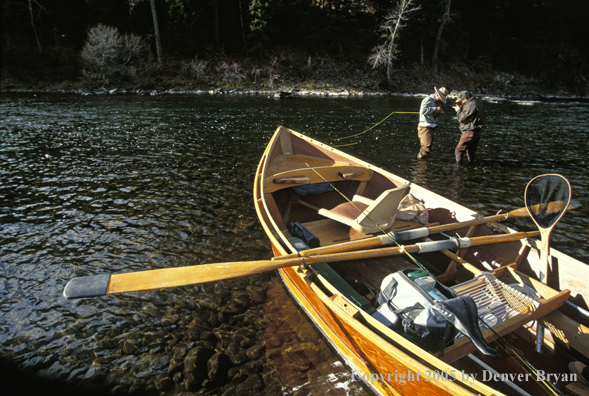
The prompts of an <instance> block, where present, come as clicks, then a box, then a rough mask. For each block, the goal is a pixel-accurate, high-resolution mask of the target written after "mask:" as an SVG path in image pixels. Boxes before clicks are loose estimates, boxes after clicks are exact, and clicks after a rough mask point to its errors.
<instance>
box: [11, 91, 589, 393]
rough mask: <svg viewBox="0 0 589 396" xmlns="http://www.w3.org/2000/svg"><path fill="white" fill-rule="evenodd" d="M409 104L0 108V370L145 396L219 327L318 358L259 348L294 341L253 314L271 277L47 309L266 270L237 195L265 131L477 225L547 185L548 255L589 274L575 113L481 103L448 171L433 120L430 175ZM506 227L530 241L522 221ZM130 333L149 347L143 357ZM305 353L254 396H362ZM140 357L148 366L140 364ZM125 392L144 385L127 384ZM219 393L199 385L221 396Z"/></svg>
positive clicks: (337, 367)
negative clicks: (441, 199) (101, 283)
mask: <svg viewBox="0 0 589 396" xmlns="http://www.w3.org/2000/svg"><path fill="white" fill-rule="evenodd" d="M419 103H420V98H414V97H398V96H394V97H390V96H387V97H377V98H336V99H334V98H318V97H301V98H295V99H287V100H276V99H273V98H269V97H266V96H239V95H233V96H212V95H159V96H134V95H133V96H113V95H104V96H100V95H93V96H92V95H91V96H74V95H64V94H31V93H22V94H16V93H15V94H6V93H5V94H2V99H1V104H0V109H1V113H0V116H1V119H0V164H1V167H0V233H1V235H0V265H1V273H0V279H1V282H0V292H1V293H2V300H1V315H2V316H1V318H0V345H1V351H0V352H1V354H2V357H3V358H4V360H5V361H7V362H8V365H9V366H11V367H18V368H20V369H23V370H29V371H30V372H39V373H41V374H42V375H43V376H44V377H46V378H52V379H57V380H59V381H60V383H62V382H68V383H79V382H83V381H86V383H88V384H91V385H95V386H105V387H107V388H110V389H111V390H113V389H114V391H115V392H118V393H121V394H127V393H133V386H135V387H136V388H135V390H137V389H138V388H137V387H139V386H143V388H140V389H143V390H145V389H147V390H149V391H151V392H152V393H155V394H157V393H158V392H157V391H156V390H155V388H154V385H153V382H154V379H153V378H155V377H156V376H158V375H161V373H165V372H166V371H168V370H169V366H170V358H169V357H168V358H166V357H165V356H166V355H165V353H164V352H166V351H167V352H168V353H172V352H174V351H177V350H178V348H179V345H180V346H182V345H184V344H186V345H188V346H187V348H191V347H194V346H195V345H196V344H195V342H196V341H197V340H203V339H204V340H206V337H207V335H208V333H207V331H208V330H213V328H217V329H218V328H220V327H221V326H223V325H224V324H225V325H227V326H233V329H236V328H239V327H240V326H241V327H244V326H245V327H248V328H252V329H255V330H256V332H257V334H258V335H255V336H254V335H252V336H251V337H250V338H251V341H252V342H253V344H252V345H254V344H256V343H258V344H259V343H263V342H265V343H266V348H267V350H268V351H271V350H272V346H271V345H278V346H276V348H281V349H280V350H281V351H282V352H281V353H283V354H284V353H286V352H284V351H287V352H292V351H293V349H292V348H295V345H309V346H310V345H312V344H315V345H317V344H319V343H321V341H320V340H319V339H318V338H317V340H314V341H313V342H310V338H309V337H312V336H311V335H309V334H310V333H308V331H307V330H305V331H303V330H301V329H299V328H297V331H294V332H293V334H295V335H291V336H285V337H283V338H281V339H280V341H276V340H275V338H276V335H277V334H282V333H281V331H280V326H278V327H277V326H276V325H271V324H270V323H274V322H275V321H279V322H280V323H279V324H280V325H284V326H287V325H288V326H291V327H293V325H292V323H291V322H292V321H291V322H288V321H286V322H285V321H283V320H280V319H279V317H278V316H277V315H276V312H277V311H278V310H279V309H278V308H276V307H274V306H272V305H271V304H272V302H271V301H268V299H265V300H264V298H263V297H262V298H260V297H259V293H260V292H262V293H264V292H263V291H264V290H272V292H268V293H269V295H271V296H274V297H273V298H274V299H278V298H279V297H277V294H275V293H279V294H280V293H282V294H283V293H284V291H283V290H282V289H280V288H279V289H278V291H276V290H277V289H276V288H275V286H276V285H275V279H274V278H273V277H272V274H269V275H268V276H259V277H255V278H252V279H246V280H243V281H237V282H234V283H232V282H226V283H222V284H220V285H207V286H199V287H185V288H177V289H169V290H161V291H152V292H145V293H131V294H127V295H119V296H108V297H101V298H95V299H85V300H77V301H67V300H65V299H64V298H63V297H62V295H61V293H62V290H63V287H64V286H65V284H66V283H67V281H68V280H69V279H71V278H72V277H75V276H87V275H95V274H101V273H105V272H119V271H137V270H142V269H155V268H164V267H173V266H184V265H191V264H200V263H212V262H228V261H245V260H254V259H258V260H259V259H268V258H270V257H271V252H270V249H269V244H268V242H267V240H266V238H265V236H264V234H263V232H262V229H261V227H260V226H259V224H258V220H257V217H256V213H255V210H254V207H253V204H252V186H253V174H254V171H255V168H256V166H257V163H258V161H259V158H260V156H261V154H262V152H263V150H264V147H265V145H266V143H267V142H268V140H269V138H270V137H271V135H272V133H273V132H274V130H275V129H276V127H277V126H279V125H284V126H287V127H290V128H291V129H294V130H296V131H299V132H303V133H306V134H308V135H310V136H313V137H315V138H317V139H318V140H321V141H324V142H326V143H331V144H334V145H344V144H346V145H347V146H345V147H342V149H343V150H345V151H348V152H350V153H351V154H353V155H355V156H357V157H359V158H362V159H364V160H367V161H369V162H372V163H375V164H376V165H378V166H380V167H383V168H385V169H387V170H389V171H391V172H393V173H396V174H399V175H401V176H403V177H404V178H406V179H409V180H410V181H412V182H414V183H418V184H421V185H423V186H425V187H427V188H429V189H431V190H433V191H436V192H438V193H440V194H442V195H444V196H446V197H448V198H450V199H452V200H455V201H458V202H460V203H462V204H463V205H465V206H467V207H470V208H472V209H474V210H477V211H479V212H480V213H483V214H485V215H490V214H494V213H496V212H497V211H498V210H500V209H503V210H505V211H509V210H512V209H515V208H519V207H523V206H525V204H524V197H523V195H524V189H525V186H526V184H527V182H528V181H529V180H530V179H532V178H533V177H535V176H537V175H540V174H544V173H560V174H562V175H563V176H565V177H567V178H568V180H569V181H570V183H571V185H572V189H573V198H575V199H576V200H577V201H579V202H580V203H581V204H583V206H582V207H581V208H580V209H578V210H576V211H575V212H574V213H573V212H571V213H570V214H567V215H566V216H565V217H564V218H563V219H562V220H561V221H560V223H559V224H558V225H557V227H556V229H555V230H554V232H553V234H552V240H551V243H552V246H553V247H556V248H558V249H560V250H562V251H564V252H566V253H568V254H569V255H572V256H573V257H576V258H578V259H580V260H582V261H584V262H586V263H587V262H589V253H588V252H587V248H588V246H589V243H588V242H587V241H588V240H589V231H588V230H589V199H588V198H587V193H588V192H589V177H588V176H589V175H588V170H587V165H588V164H587V152H588V150H587V149H588V148H589V147H588V144H587V139H588V138H589V133H588V132H589V129H588V127H587V125H589V105H588V104H587V103H578V102H569V101H566V102H565V101H563V102H551V103H545V102H517V101H501V100H496V101H493V100H488V101H486V102H485V104H486V108H487V114H488V127H487V129H486V130H485V132H484V134H483V140H482V142H481V144H480V146H479V153H478V158H479V161H478V162H477V163H476V164H475V165H474V166H468V167H456V166H455V165H454V164H453V158H454V154H453V152H454V146H455V145H456V143H457V141H458V138H459V132H458V128H457V122H456V120H455V119H452V117H451V116H448V115H447V116H445V117H444V118H442V119H441V120H440V127H439V128H438V132H437V135H436V138H435V139H436V140H435V141H434V152H433V154H432V157H431V159H430V160H428V161H417V160H416V159H415V157H416V154H417V151H418V141H417V137H416V124H417V115H416V114H408V113H406V112H409V113H410V112H415V111H417V110H418V108H419ZM392 111H397V112H398V113H396V114H393V115H392V116H391V117H390V118H388V119H387V120H386V121H385V122H383V123H382V124H381V125H379V126H378V127H376V128H374V129H372V130H370V131H369V132H366V133H362V134H360V135H359V136H356V137H353V138H349V139H344V140H335V139H337V138H341V137H347V136H350V135H354V134H358V133H361V132H363V131H365V130H366V129H367V128H369V127H371V126H373V125H374V124H376V123H378V122H379V121H381V120H382V119H383V118H385V117H386V116H387V115H389V114H390V113H391V112H392ZM447 111H448V114H450V113H452V112H453V111H452V110H451V108H450V106H448V109H447ZM514 225H515V226H516V227H517V228H529V229H532V228H534V225H533V223H532V222H531V221H530V220H518V222H517V223H515V224H514ZM217 300H218V301H217ZM211 301H213V302H215V303H214V304H213V303H211ZM240 301H241V303H239V302H240ZM244 301H245V302H244ZM261 301H265V302H264V303H263V304H261V305H260V302H261ZM234 303H235V304H234ZM225 304H227V305H225ZM232 304H233V305H232ZM264 304H265V305H264ZM288 304H292V303H290V302H289V300H288V299H285V300H284V303H283V308H282V309H285V310H288V309H291V308H292V307H287V305H288ZM228 306H232V307H233V306H235V307H236V308H235V309H234V310H228V309H227V308H226V307H228ZM291 317H292V316H291ZM244 318H245V319H244ZM299 320H302V318H299V319H296V320H293V321H299ZM289 323H290V324H289ZM207 326H208V327H207ZM272 326H274V327H272ZM293 328H294V327H293ZM180 329H181V331H180ZM199 329H200V330H199ZM272 329H274V330H275V332H274V333H272ZM276 329H278V330H276ZM228 331H229V330H228ZM191 332H192V333H191ZM203 332H204V333H205V335H202V333H203ZM138 333H140V334H141V336H139V335H138ZM180 333H181V334H180ZM146 334H151V335H153V337H148V338H147V340H146V338H145V335H146ZM191 334H192V335H191ZM284 334H286V333H284ZM297 334H298V335H297ZM300 334H307V335H306V336H301V335H300ZM138 337H139V338H138ZM191 337H192V338H191ZM217 337H219V336H218V335H217ZM256 337H257V338H256ZM297 337H300V339H299V338H297ZM246 338H247V337H246ZM137 339H139V341H137ZM269 340H271V341H269ZM199 342H200V341H199ZM129 343H130V344H129ZM246 344H247V345H249V344H248V343H247V342H246V343H245V344H244V345H246ZM125 345H127V346H128V347H126V346H125ZM129 345H130V346H129ZM256 345H257V344H256ZM174 347H175V348H176V349H173V348H174ZM242 347H243V349H244V350H245V348H246V346H243V345H242ZM158 348H159V349H158ZM166 348H167V349H166ZM316 348H318V349H315V350H314V351H315V352H316V355H317V356H316V358H317V359H318V360H314V361H312V362H311V363H306V362H305V361H294V362H287V363H288V364H290V365H289V366H288V365H287V366H284V367H281V368H280V370H278V372H279V373H280V375H282V376H279V375H274V377H276V378H275V381H276V383H273V384H271V385H269V381H270V380H269V379H268V378H269V377H271V376H272V373H271V372H270V371H271V370H272V367H274V368H275V365H271V367H270V368H268V367H264V368H259V369H257V371H256V372H257V373H258V374H257V375H258V376H259V377H258V378H259V385H260V386H262V387H265V389H266V390H265V392H266V394H282V392H284V393H292V394H294V393H295V392H296V391H297V390H298V389H300V388H301V387H302V386H304V387H305V388H304V389H305V392H306V393H309V394H310V393H312V389H313V383H316V384H317V389H326V388H325V386H326V385H325V384H326V383H331V386H332V387H333V389H346V392H347V393H348V394H357V393H358V392H362V390H361V388H360V386H359V385H358V384H356V383H353V382H351V381H350V375H349V373H347V372H345V370H343V369H342V368H341V364H339V363H338V362H337V359H335V358H334V357H333V355H331V354H330V353H329V352H328V351H327V349H326V348H325V349H321V348H323V347H321V348H319V347H316ZM317 351H319V352H317ZM326 351H327V352H326ZM293 353H294V352H293ZM148 354H151V356H152V357H153V358H152V359H151V360H150V361H149V362H147V363H146V361H147V360H149V359H146V358H145V356H147V355H148ZM269 355H271V353H269ZM295 355H296V354H295ZM307 355H309V353H308V351H307ZM130 356H131V357H132V358H131V357H130ZM157 356H161V358H157ZM293 356H294V355H293ZM158 359H159V360H158ZM236 359H237V358H236ZM251 360H252V361H253V360H255V359H251ZM319 367H322V368H321V369H319ZM289 373H292V375H289ZM312 373H314V374H312ZM333 373H337V375H334V374H333ZM275 374H276V373H275ZM235 375H237V374H235ZM248 375H249V374H248ZM176 376H177V377H178V378H177V379H178V381H185V380H186V378H180V377H181V376H178V375H176ZM250 377H251V375H250ZM137 378H143V380H142V381H143V382H141V383H140V384H139V385H138V383H137V382H133V381H137ZM248 378H249V377H248ZM150 381H151V382H150ZM227 382H228V380H227V379H224V380H219V381H218V382H216V383H212V384H208V386H209V387H210V388H209V389H212V392H213V393H214V392H218V394H222V393H223V386H225V385H226V383H227ZM178 383H182V382H178ZM244 383H245V382H244ZM254 385H255V384H254ZM19 386H24V385H22V384H21V385H19ZM254 388H255V387H254ZM254 388H252V389H254ZM174 389H175V390H174ZM174 389H171V390H169V391H168V392H169V394H173V393H172V392H177V388H174ZM330 389H331V388H330Z"/></svg>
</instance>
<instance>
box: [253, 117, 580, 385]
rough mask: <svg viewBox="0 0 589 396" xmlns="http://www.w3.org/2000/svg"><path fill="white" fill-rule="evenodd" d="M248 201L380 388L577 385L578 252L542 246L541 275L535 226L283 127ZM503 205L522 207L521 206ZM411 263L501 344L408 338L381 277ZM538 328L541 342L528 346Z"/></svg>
mask: <svg viewBox="0 0 589 396" xmlns="http://www.w3.org/2000/svg"><path fill="white" fill-rule="evenodd" d="M254 201H255V207H256V211H257V213H258V216H259V218H260V221H261V223H262V225H263V227H264V230H265V232H266V234H267V236H268V238H269V239H270V241H271V244H272V249H273V252H274V255H275V258H274V261H276V262H278V263H279V262H280V261H281V260H284V259H292V258H294V257H301V258H302V259H300V260H299V264H300V265H295V266H291V267H284V268H280V269H279V272H280V275H281V277H282V280H283V282H284V284H285V286H286V288H287V290H288V291H289V292H290V294H291V295H292V297H293V298H294V300H295V301H296V302H297V303H298V305H299V306H300V307H301V309H302V310H303V311H304V312H305V313H306V315H307V316H308V317H309V318H310V319H311V321H312V322H313V323H314V324H315V326H316V327H317V329H318V330H319V331H320V332H321V333H322V334H323V335H324V337H325V338H326V340H328V342H329V343H330V344H331V345H332V347H333V348H334V349H335V351H336V352H337V353H338V354H339V355H340V357H341V358H342V360H343V361H344V363H345V364H347V366H348V368H349V369H350V370H351V372H352V375H353V376H354V378H356V379H359V380H362V381H363V382H364V383H365V384H366V386H367V387H369V388H370V389H372V390H373V391H375V392H376V393H377V394H383V395H418V394H419V395H422V394H428V395H430V394H431V395H433V394H435V395H471V394H474V395H477V394H484V395H490V394H494V395H501V394H532V395H538V394H541V393H544V392H546V393H549V394H559V393H560V394H564V393H565V392H568V393H570V394H576V393H575V392H582V391H583V385H581V384H580V383H579V382H575V379H578V378H577V376H575V375H574V374H572V373H571V372H570V371H569V367H568V365H569V363H570V362H573V361H584V362H585V363H587V358H588V357H589V328H588V323H587V322H588V317H587V316H586V315H587V311H586V309H587V304H588V298H589V296H588V295H587V285H588V284H589V266H587V265H586V264H584V263H582V262H580V261H577V260H575V259H573V258H571V257H569V256H567V255H565V254H563V253H560V252H558V251H556V250H554V249H552V250H551V251H550V253H551V254H550V263H551V265H550V271H549V273H548V281H547V283H546V284H545V283H542V282H540V279H541V277H540V276H541V275H540V274H541V273H542V271H543V264H542V260H541V256H542V254H541V252H540V250H541V242H540V241H539V240H537V239H533V238H531V237H532V236H537V235H538V234H539V233H538V232H532V233H519V232H516V231H514V230H512V229H510V228H508V227H506V226H505V225H504V224H502V223H499V222H498V221H499V220H502V219H504V218H505V217H506V216H505V215H496V216H491V217H487V218H484V217H482V216H481V215H479V214H477V213H475V212H473V211H472V210H469V209H467V208H465V207H463V206H461V205H458V204H456V203H454V202H451V201H449V200H448V199H445V198H444V197H442V196H440V195H438V194H435V193H433V192H431V191H428V190H426V189H424V188H422V187H420V186H418V185H414V184H411V183H410V182H409V181H407V180H404V179H402V178H400V177H398V176H396V175H394V174H391V173H389V172H386V171H384V170H382V169H379V168H377V167H375V166H373V165H370V164H368V163H366V162H363V161H361V160H359V159H356V158H354V157H352V156H350V155H347V154H345V153H343V152H341V151H338V150H336V149H334V148H332V147H330V146H328V145H325V144H322V143H320V142H317V141H315V140H313V139H310V138H309V137H307V136H305V135H302V134H300V133H297V132H294V131H291V130H289V129H287V128H284V127H279V128H278V129H277V131H276V133H275V134H274V136H273V137H272V139H271V141H270V143H269V144H268V146H267V148H266V150H265V152H264V154H263V156H262V159H261V161H260V164H259V166H258V169H257V172H256V177H255V185H254ZM406 202H409V203H410V205H409V209H412V210H405V207H404V205H405V203H406ZM399 204H400V205H399ZM420 205H421V206H420ZM567 205H568V203H567ZM415 208H417V210H415ZM564 210H566V208H565V209H563V211H564ZM510 213H512V214H513V215H516V216H528V212H527V210H526V208H522V209H521V210H518V211H513V212H510ZM412 216H414V217H412ZM420 221H421V223H424V222H427V223H426V224H425V225H424V224H421V223H420ZM424 229H425V230H426V231H425V232H424ZM382 231H386V232H382ZM449 231H451V235H453V236H454V235H458V236H459V237H460V238H451V239H449V238H448V237H447V235H445V234H444V232H449ZM391 232H393V233H394V234H393V233H391ZM393 238H396V240H397V241H396V242H395V241H393ZM451 247H455V248H456V249H451ZM489 263H490V264H489ZM489 267H490V268H491V270H489ZM412 269H413V270H415V271H413V270H412ZM422 269H426V270H427V271H426V277H425V278H424V279H428V278H427V274H429V275H433V276H435V278H436V279H437V281H434V282H433V283H432V282H431V280H428V282H427V283H428V284H429V286H427V287H432V286H431V285H432V284H433V285H434V288H436V289H437V290H438V291H442V292H444V290H446V291H447V288H450V289H451V290H452V293H455V294H452V295H451V296H450V297H449V296H448V295H446V299H450V298H451V297H452V296H454V295H458V296H461V297H464V296H470V297H468V298H472V299H473V300H474V301H475V303H476V305H477V308H478V315H479V318H481V319H483V318H485V319H484V320H485V321H486V323H487V324H488V325H489V326H490V327H491V329H489V328H487V327H486V326H484V325H483V326H482V327H481V330H482V335H483V337H484V338H485V340H486V341H487V342H488V343H489V345H491V346H492V347H494V348H496V349H498V350H499V354H500V355H501V356H500V357H488V356H486V355H485V354H483V353H481V352H480V351H479V349H477V347H476V345H475V343H473V341H472V340H471V338H469V337H467V336H461V333H460V332H456V333H455V334H452V337H451V340H450V341H449V342H444V345H443V347H442V348H433V349H432V348H428V347H427V346H424V345H418V344H417V343H416V342H414V341H415V340H416V338H411V337H410V336H408V335H407V334H404V333H403V331H402V329H403V325H401V326H400V327H399V322H397V324H396V325H395V324H394V323H395V322H394V320H390V319H391V317H390V316H387V313H386V312H385V311H386V310H385V309H384V308H386V307H385V306H388V304H387V303H386V299H384V297H386V298H388V297H387V295H386V293H384V290H383V289H384V287H385V286H387V282H388V281H389V280H390V279H391V274H396V273H399V271H402V272H403V273H404V274H406V275H407V274H412V275H413V276H417V275H415V274H416V273H417V271H418V270H422ZM483 271H485V272H483ZM383 281H384V282H383ZM415 282H416V283H417V281H415ZM383 285H384V286H383ZM422 285H425V283H422ZM442 285H443V286H442ZM444 286H445V287H446V288H444ZM423 288H425V286H423ZM399 290H401V289H399ZM424 290H425V289H424ZM433 291H434V292H435V290H433ZM428 293H429V292H428ZM444 293H445V292H444ZM432 295H433V294H430V296H432ZM383 296H384V297H383ZM435 300H436V298H432V301H434V305H435V304H437V302H435ZM440 300H444V298H443V296H442V297H440ZM383 301H385V302H384V303H383ZM389 313H390V312H389ZM393 313H394V312H393ZM401 314H402V312H399V311H397V312H396V315H397V316H396V318H397V319H398V318H399V317H400V316H399V315H401ZM392 319H395V315H393V317H392ZM537 325H541V327H540V328H543V329H546V331H544V332H543V333H542V332H539V331H537V328H538V327H537ZM537 333H539V334H543V335H544V336H543V338H542V337H540V339H541V344H540V346H541V348H542V354H536V353H534V351H535V348H536V345H535V344H536V338H537ZM495 340H496V341H495ZM506 343H507V344H506ZM442 349H443V351H442ZM514 357H515V358H514ZM519 357H523V358H524V359H525V363H522V362H521V361H520V360H519ZM522 366H523V367H522ZM530 367H533V368H530ZM548 382H550V383H552V385H551V384H549V383H548ZM579 389H580V390H579Z"/></svg>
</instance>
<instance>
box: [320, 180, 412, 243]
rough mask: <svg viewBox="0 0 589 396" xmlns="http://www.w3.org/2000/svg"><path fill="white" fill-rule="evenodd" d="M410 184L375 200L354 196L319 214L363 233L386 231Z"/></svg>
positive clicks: (394, 189)
mask: <svg viewBox="0 0 589 396" xmlns="http://www.w3.org/2000/svg"><path fill="white" fill-rule="evenodd" d="M409 186H410V184H406V185H403V186H401V187H396V188H392V189H389V190H386V191H384V192H383V193H382V194H381V195H380V196H379V197H378V198H376V199H375V200H371V199H368V198H366V197H362V196H360V195H355V196H354V197H353V198H352V201H351V202H345V203H342V204H340V205H338V206H336V207H335V208H333V209H320V210H319V214H320V215H322V216H325V217H328V218H330V219H332V220H336V221H339V222H340V223H343V224H346V225H349V226H350V227H352V228H354V229H356V230H358V231H360V232H364V233H372V232H378V231H379V229H380V228H382V229H383V230H386V229H387V228H390V227H391V226H392V225H393V222H394V221H395V217H396V216H397V209H398V207H399V203H400V202H401V200H402V199H403V197H404V196H405V195H407V193H408V192H409Z"/></svg>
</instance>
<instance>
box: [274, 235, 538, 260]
mask: <svg viewBox="0 0 589 396" xmlns="http://www.w3.org/2000/svg"><path fill="white" fill-rule="evenodd" d="M538 235H540V232H539V231H531V232H516V233H513V234H500V235H488V236H481V237H473V238H459V239H458V238H453V239H451V240H443V241H434V242H423V243H417V244H414V245H405V246H395V247H386V248H380V249H371V250H362V251H350V252H339V253H332V254H323V255H320V256H319V255H314V256H308V257H303V258H302V259H304V263H305V264H317V263H332V262H335V261H347V260H360V259H368V258H376V257H385V256H393V255H399V254H403V253H405V252H407V253H420V252H421V253H425V252H434V251H439V250H447V249H450V248H460V247H468V246H480V245H488V244H493V243H502V242H510V241H517V240H519V239H524V238H532V237H535V236H538ZM301 253H302V252H301ZM283 257H284V256H283ZM292 260H294V259H293V258H288V259H287V260H285V261H292ZM274 261H282V260H281V257H275V258H274ZM286 266H287V265H285V267H286Z"/></svg>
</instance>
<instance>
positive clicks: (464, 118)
mask: <svg viewBox="0 0 589 396" xmlns="http://www.w3.org/2000/svg"><path fill="white" fill-rule="evenodd" d="M454 110H456V118H457V119H458V122H459V123H460V132H462V136H461V137H460V141H459V142H458V145H457V146H456V150H454V154H455V155H456V162H457V163H462V162H472V161H474V159H475V154H476V151H477V146H478V144H479V142H480V140H481V134H482V131H483V126H484V125H485V108H484V106H483V102H482V101H480V100H479V99H477V98H475V97H474V96H473V94H472V93H470V92H468V91H462V92H460V93H458V99H457V101H456V105H455V106H454ZM464 153H466V156H465V155H464ZM465 157H466V158H465Z"/></svg>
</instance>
